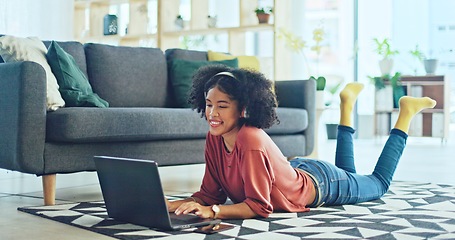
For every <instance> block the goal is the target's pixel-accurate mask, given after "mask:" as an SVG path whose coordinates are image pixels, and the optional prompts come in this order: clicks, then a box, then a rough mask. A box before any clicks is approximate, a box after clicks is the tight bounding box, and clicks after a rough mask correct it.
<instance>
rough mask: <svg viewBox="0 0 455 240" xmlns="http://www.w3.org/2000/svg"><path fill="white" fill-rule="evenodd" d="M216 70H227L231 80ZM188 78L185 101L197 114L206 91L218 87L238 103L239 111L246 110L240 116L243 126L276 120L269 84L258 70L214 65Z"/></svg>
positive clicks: (202, 107)
mask: <svg viewBox="0 0 455 240" xmlns="http://www.w3.org/2000/svg"><path fill="white" fill-rule="evenodd" d="M220 72H229V73H231V74H233V75H234V76H235V79H234V78H233V77H231V76H228V75H216V74H218V73H220ZM215 75H216V76H215ZM192 80H193V85H192V87H191V91H190V94H189V99H188V103H190V104H191V105H192V108H193V109H196V110H197V112H198V113H200V114H201V117H205V104H206V102H205V100H206V99H205V96H206V94H207V92H208V91H209V90H210V89H212V88H214V87H218V88H219V89H220V90H221V91H222V92H224V93H226V94H227V95H229V96H230V97H231V99H233V100H236V101H237V102H238V106H239V111H242V110H243V109H246V112H247V114H246V116H245V118H242V121H243V123H244V124H245V125H247V126H254V127H257V128H261V129H266V128H270V127H271V126H272V125H273V124H275V123H279V120H278V117H277V115H276V107H277V106H278V103H277V100H276V95H275V93H274V91H273V90H272V89H273V83H272V81H270V80H268V79H267V78H266V77H265V76H264V75H263V74H262V73H259V72H256V71H251V70H247V69H234V68H230V67H227V66H225V65H218V64H214V65H208V66H204V67H202V68H200V69H199V70H198V71H197V72H196V73H195V74H194V75H193V79H192Z"/></svg>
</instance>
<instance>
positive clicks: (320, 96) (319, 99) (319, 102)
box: [316, 91, 325, 109]
mask: <svg viewBox="0 0 455 240" xmlns="http://www.w3.org/2000/svg"><path fill="white" fill-rule="evenodd" d="M324 108H325V103H324V91H316V109H324Z"/></svg>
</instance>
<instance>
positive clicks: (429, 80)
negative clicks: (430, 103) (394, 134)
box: [375, 76, 450, 141]
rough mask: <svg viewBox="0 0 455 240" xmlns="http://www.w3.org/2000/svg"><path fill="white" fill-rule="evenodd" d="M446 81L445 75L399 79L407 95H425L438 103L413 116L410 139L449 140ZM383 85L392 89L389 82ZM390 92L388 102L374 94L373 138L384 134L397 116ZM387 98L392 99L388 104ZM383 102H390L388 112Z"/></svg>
mask: <svg viewBox="0 0 455 240" xmlns="http://www.w3.org/2000/svg"><path fill="white" fill-rule="evenodd" d="M449 82H450V81H449V80H448V79H447V77H445V76H403V77H402V78H401V83H402V86H403V88H404V91H405V93H406V94H407V95H408V96H414V97H425V96H427V97H430V98H432V99H434V100H436V102H437V104H436V106H435V107H434V108H433V109H425V110H423V111H422V112H421V113H419V114H418V115H416V116H415V117H414V119H413V120H412V122H411V127H410V129H409V136H418V137H439V138H441V140H443V141H444V140H447V138H448V137H449V103H450V102H449V89H450V88H449V86H448V83H449ZM385 85H386V88H387V87H389V88H391V87H390V83H388V82H386V83H385ZM386 91H387V90H386ZM389 93H390V94H389V96H388V97H387V99H384V96H378V94H376V98H375V103H376V104H375V105H376V111H375V134H376V135H387V134H388V132H389V130H390V128H391V127H393V124H394V123H395V121H396V118H397V116H398V108H394V107H393V96H392V95H391V94H392V91H389ZM388 98H390V99H392V100H391V101H389V99H388ZM384 102H391V103H392V105H391V107H390V108H389V109H387V105H388V104H386V105H384ZM378 106H380V107H378Z"/></svg>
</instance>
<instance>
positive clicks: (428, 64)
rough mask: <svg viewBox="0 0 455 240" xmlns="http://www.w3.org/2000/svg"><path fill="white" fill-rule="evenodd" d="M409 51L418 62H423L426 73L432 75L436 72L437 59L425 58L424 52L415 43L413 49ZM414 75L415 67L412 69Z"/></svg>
mask: <svg viewBox="0 0 455 240" xmlns="http://www.w3.org/2000/svg"><path fill="white" fill-rule="evenodd" d="M409 53H410V54H411V55H412V56H413V57H414V58H416V59H417V60H418V61H419V63H420V62H421V63H423V66H424V68H425V72H426V74H427V75H432V74H434V73H435V72H436V67H437V66H438V60H437V59H435V58H427V57H426V56H425V54H424V53H423V52H422V51H421V50H420V49H419V45H416V46H415V48H414V50H411V51H409ZM414 73H415V75H417V69H414Z"/></svg>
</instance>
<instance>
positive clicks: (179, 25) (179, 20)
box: [174, 17, 185, 30]
mask: <svg viewBox="0 0 455 240" xmlns="http://www.w3.org/2000/svg"><path fill="white" fill-rule="evenodd" d="M174 24H175V27H176V28H177V30H182V29H183V28H184V27H185V23H184V22H183V19H182V18H181V17H177V18H176V19H175V21H174Z"/></svg>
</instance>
